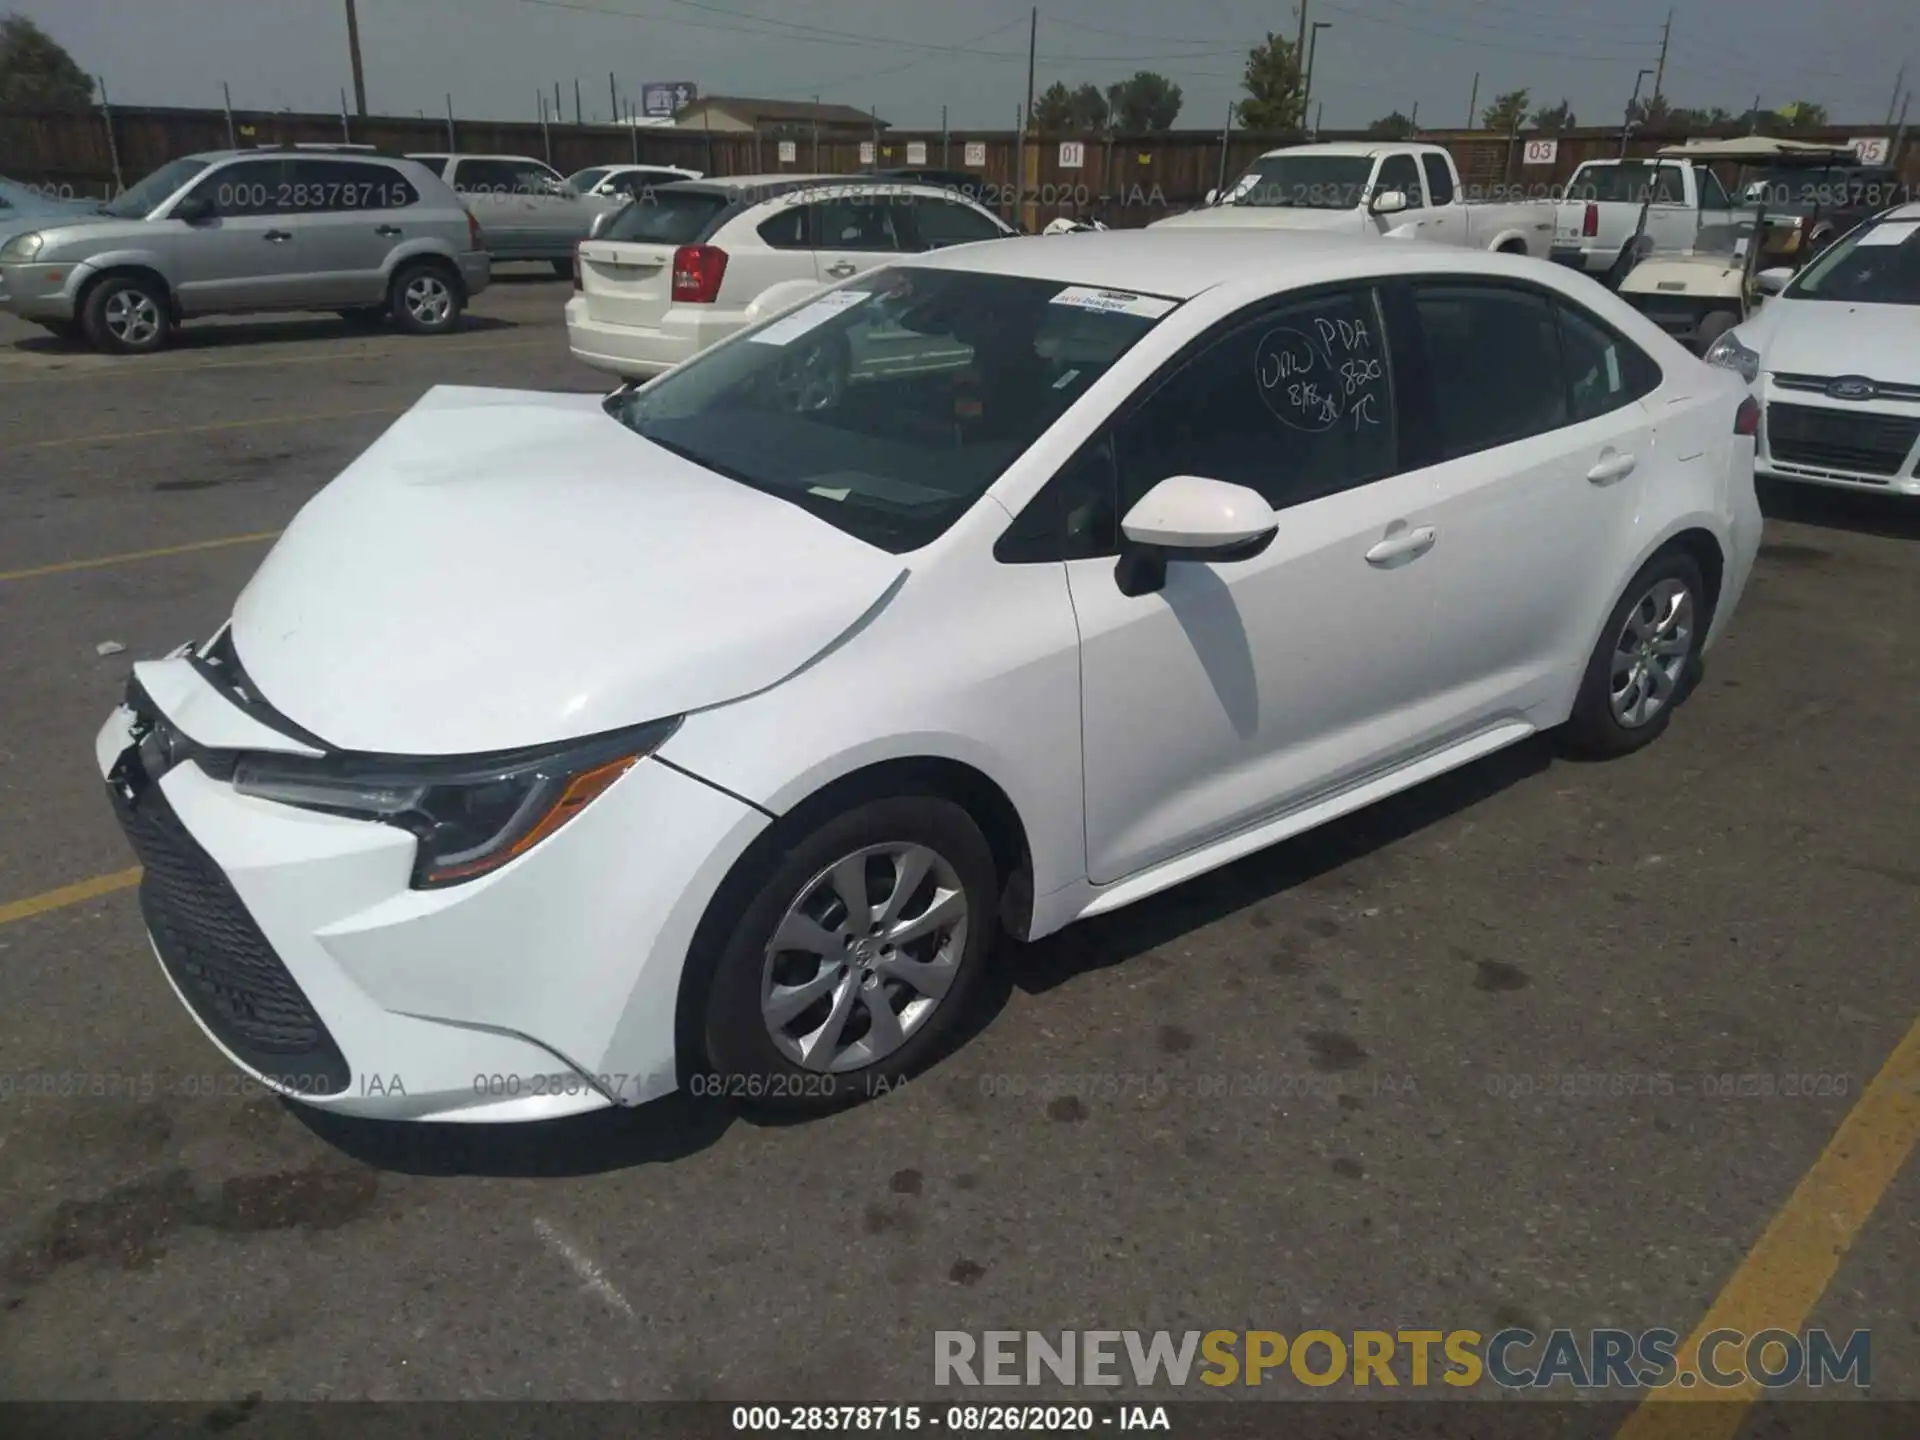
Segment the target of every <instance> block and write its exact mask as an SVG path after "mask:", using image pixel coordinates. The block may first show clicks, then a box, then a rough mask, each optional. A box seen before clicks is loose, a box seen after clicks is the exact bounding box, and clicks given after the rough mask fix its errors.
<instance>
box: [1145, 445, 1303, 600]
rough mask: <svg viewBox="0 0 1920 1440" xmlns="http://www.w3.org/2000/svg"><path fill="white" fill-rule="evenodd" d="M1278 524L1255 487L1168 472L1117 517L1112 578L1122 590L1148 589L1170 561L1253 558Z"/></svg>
mask: <svg viewBox="0 0 1920 1440" xmlns="http://www.w3.org/2000/svg"><path fill="white" fill-rule="evenodd" d="M1279 530H1280V521H1279V518H1278V517H1277V516H1276V515H1275V514H1274V513H1273V507H1272V506H1271V505H1269V504H1268V503H1267V502H1266V499H1265V498H1264V497H1263V496H1261V495H1260V493H1259V492H1258V491H1255V490H1249V489H1248V488H1247V487H1246V486H1244V485H1229V484H1228V483H1227V482H1226V481H1224V480H1208V479H1206V478H1204V477H1203V476H1199V475H1172V476H1169V477H1168V478H1167V479H1165V480H1162V481H1161V482H1160V483H1159V484H1158V485H1156V486H1154V487H1153V488H1152V489H1151V490H1149V491H1148V492H1147V493H1146V494H1145V495H1142V496H1141V497H1140V499H1139V501H1138V502H1137V503H1135V505H1134V507H1133V508H1132V509H1131V510H1129V511H1127V513H1126V517H1125V518H1124V519H1123V520H1122V521H1121V522H1120V534H1121V536H1122V537H1123V544H1122V546H1121V556H1120V566H1119V568H1118V570H1117V571H1116V572H1115V577H1114V578H1115V579H1116V580H1117V581H1118V583H1119V586H1120V591H1121V593H1122V594H1124V595H1145V594H1149V593H1150V592H1152V591H1155V590H1158V589H1159V588H1160V587H1161V586H1163V585H1164V584H1166V580H1167V563H1168V562H1169V561H1173V560H1190V561H1199V562H1201V563H1213V564H1228V563H1231V562H1233V561H1236V560H1251V559H1252V558H1253V557H1254V556H1256V555H1258V554H1259V553H1260V552H1261V551H1263V550H1265V549H1266V548H1267V546H1269V545H1271V544H1272V543H1273V537H1274V536H1275V535H1276V534H1278V533H1279Z"/></svg>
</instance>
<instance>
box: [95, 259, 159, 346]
mask: <svg viewBox="0 0 1920 1440" xmlns="http://www.w3.org/2000/svg"><path fill="white" fill-rule="evenodd" d="M172 312H173V307H172V304H171V302H170V301H169V300H168V298H167V292H166V288H165V287H164V286H162V285H161V284H160V283H159V282H158V281H156V280H149V279H147V278H146V277H145V276H141V275H110V276H108V277H107V278H106V279H105V280H102V281H101V282H100V283H99V284H98V285H96V286H94V287H93V289H92V290H91V291H89V292H88V294H87V302H86V304H85V306H84V307H82V311H81V327H82V329H83V330H84V331H85V332H86V337H87V343H88V344H90V345H92V346H93V348H94V349H96V350H104V351H106V352H107V353H108V354H110V355H151V354H153V353H154V352H155V351H156V350H164V349H165V348H166V345H167V341H168V339H169V338H170V337H171V335H172V332H173V318H172Z"/></svg>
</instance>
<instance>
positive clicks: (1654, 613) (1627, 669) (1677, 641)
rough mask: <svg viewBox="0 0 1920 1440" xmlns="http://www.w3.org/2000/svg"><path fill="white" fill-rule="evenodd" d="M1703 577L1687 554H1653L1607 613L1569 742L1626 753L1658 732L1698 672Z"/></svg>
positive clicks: (1596, 751)
mask: <svg viewBox="0 0 1920 1440" xmlns="http://www.w3.org/2000/svg"><path fill="white" fill-rule="evenodd" d="M1708 618H1709V617H1708V612H1707V604H1706V585H1705V582H1704V581H1703V580H1702V578H1701V575H1700V567H1699V565H1697V564H1696V563H1694V559H1693V557H1692V556H1691V555H1687V554H1684V553H1682V552H1680V551H1678V550H1670V551H1667V552H1666V553H1665V554H1661V555H1656V556H1654V557H1653V559H1651V560H1649V561H1648V562H1647V563H1646V564H1645V565H1644V566H1642V567H1641V570H1640V573H1639V574H1638V575H1635V576H1634V577H1633V582H1632V583H1631V584H1630V585H1628V586H1627V589H1626V593H1625V594H1623V595H1622V596H1621V597H1620V601H1619V603H1618V604H1617V605H1615V606H1614V607H1613V613H1612V614H1611V615H1609V616H1608V617H1607V623H1606V628H1605V629H1603V630H1602V631H1601V633H1600V640H1599V643H1598V644H1596V645H1595V646H1594V649H1593V654H1592V655H1591V656H1590V657H1589V658H1588V661H1587V672H1586V675H1585V676H1584V677H1583V678H1582V680H1581V682H1580V693H1579V695H1578V697H1577V698H1576V699H1575V700H1574V705H1573V715H1572V716H1571V718H1570V719H1569V720H1568V721H1567V727H1566V738H1567V740H1568V741H1569V742H1570V743H1571V745H1572V747H1573V748H1574V749H1575V750H1576V751H1579V752H1581V753H1584V754H1587V755H1592V756H1596V757H1599V756H1611V755H1625V754H1627V753H1628V752H1629V751H1633V750H1638V749H1639V748H1640V747H1641V746H1643V745H1649V744H1651V743H1652V742H1653V741H1654V740H1656V739H1658V738H1659V736H1660V734H1661V732H1662V731H1664V730H1665V729H1666V728H1667V722H1668V721H1670V720H1671V719H1672V718H1673V712H1674V709H1675V707H1677V706H1678V705H1679V704H1680V703H1681V702H1682V701H1683V700H1685V699H1686V698H1687V694H1688V692H1689V691H1690V690H1691V689H1692V688H1693V686H1694V684H1695V683H1696V682H1697V681H1698V680H1699V676H1700V645H1701V642H1702V641H1704V640H1705V639H1706V626H1707V621H1708Z"/></svg>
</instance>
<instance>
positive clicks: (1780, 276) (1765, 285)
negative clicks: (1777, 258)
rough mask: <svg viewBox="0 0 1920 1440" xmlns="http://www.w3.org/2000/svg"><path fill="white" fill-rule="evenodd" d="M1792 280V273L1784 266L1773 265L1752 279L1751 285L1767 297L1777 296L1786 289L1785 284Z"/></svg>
mask: <svg viewBox="0 0 1920 1440" xmlns="http://www.w3.org/2000/svg"><path fill="white" fill-rule="evenodd" d="M1791 279H1793V271H1791V270H1789V269H1788V268H1787V267H1786V266H1784V265H1775V266H1773V267H1771V268H1769V269H1766V270H1762V271H1761V272H1760V273H1759V274H1757V275H1755V276H1754V277H1753V283H1754V284H1755V285H1757V286H1758V287H1759V288H1760V290H1761V291H1762V292H1763V293H1765V294H1768V295H1778V294H1779V293H1780V292H1781V291H1782V290H1784V289H1786V288H1787V282H1788V281H1789V280H1791Z"/></svg>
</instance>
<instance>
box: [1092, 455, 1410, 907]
mask: <svg viewBox="0 0 1920 1440" xmlns="http://www.w3.org/2000/svg"><path fill="white" fill-rule="evenodd" d="M1430 485H1431V482H1430V480H1429V479H1428V477H1426V476H1425V475H1401V476H1394V477H1391V478H1388V479H1385V480H1380V481H1376V482H1374V483H1373V484H1371V485H1364V486H1361V487H1359V488H1358V489H1355V490H1351V491H1347V492H1344V493H1341V494H1337V495H1331V496H1328V497H1326V498H1324V499H1321V500H1316V501H1313V502H1311V503H1309V504H1305V505H1300V506H1297V507H1294V508H1291V509H1288V510H1285V511H1283V512H1282V513H1281V515H1280V530H1279V533H1278V535H1277V536H1276V537H1275V538H1274V541H1273V543H1272V545H1271V546H1269V547H1268V549H1267V550H1266V551H1265V553H1263V554H1261V555H1260V556H1258V557H1256V558H1255V559H1252V560H1247V561H1241V562H1238V563H1235V564H1222V565H1204V564H1195V563H1190V562H1176V563H1173V564H1170V565H1169V566H1168V567H1167V583H1166V587H1165V589H1164V590H1162V591H1160V592H1158V593H1154V594H1148V595H1140V596H1134V597H1129V596H1126V595H1123V594H1121V593H1120V589H1119V586H1118V585H1117V584H1116V583H1115V580H1114V565H1115V562H1114V561H1113V560H1112V559H1104V560H1080V561H1073V562H1071V563H1069V565H1068V567H1067V570H1068V579H1069V584H1070V586H1071V589H1072V594H1073V603H1074V610H1075V613H1076V614H1077V615H1078V617H1079V621H1080V634H1081V647H1082V648H1081V674H1082V687H1083V701H1082V713H1083V728H1084V734H1085V747H1086V748H1085V766H1086V779H1087V856H1088V869H1089V874H1090V876H1091V878H1092V879H1093V880H1094V881H1095V882H1097V883H1102V884H1104V883H1108V882H1111V881H1113V880H1116V879H1120V878H1122V877H1124V876H1126V875H1129V874H1132V873H1134V872H1135V871H1138V870H1141V869H1144V868H1146V867H1147V866H1150V865H1152V864H1154V863H1156V862H1158V861H1161V860H1165V859H1169V858H1171V857H1172V856H1175V855H1177V854H1180V853H1181V852H1183V851H1186V850H1189V849H1192V848H1193V847H1195V846H1196V845H1199V844H1203V843H1205V842H1206V841H1207V840H1210V839H1213V838H1216V837H1218V836H1220V835H1223V834H1226V833H1228V832H1230V831H1232V830H1235V829H1238V828H1240V827H1242V826H1244V825H1247V824H1250V823H1252V822H1254V821H1256V820H1258V819H1259V818H1260V817H1262V816H1263V815H1267V814H1271V813H1273V812H1275V811H1277V810H1281V809H1285V808H1288V807H1289V806H1291V805H1293V804H1297V803H1299V802H1301V801H1304V800H1305V799H1307V798H1308V797H1310V796H1312V795H1314V794H1316V793H1318V792H1321V791H1324V790H1327V789H1329V788H1332V787H1333V786H1335V785H1337V784H1339V783H1341V782H1342V781H1343V780H1347V779H1352V778H1355V777H1357V776H1359V775H1361V774H1364V773H1366V772H1367V771H1369V770H1373V769H1378V768H1380V766H1382V765H1383V764H1387V763H1391V762H1392V761H1393V760H1395V759H1397V758H1400V757H1402V756H1404V755H1405V754H1406V753H1407V751H1408V749H1409V746H1410V745H1412V744H1414V743H1415V742H1416V740H1417V737H1418V736H1420V735H1421V734H1423V733H1425V732H1427V731H1429V730H1430V729H1431V728H1432V723H1433V720H1434V716H1433V714H1432V711H1431V695H1430V692H1431V688H1432V687H1431V684H1430V681H1429V674H1430V669H1429V667H1428V666H1427V665H1426V663H1425V660H1424V655H1425V651H1426V647H1427V643H1428V635H1429V622H1430V615H1431V609H1432V603H1433V584H1432V575H1433V570H1432V554H1438V553H1439V551H1440V550H1441V549H1442V548H1443V547H1444V546H1445V544H1446V537H1445V535H1444V533H1443V534H1441V535H1439V536H1438V537H1437V539H1436V544H1435V546H1434V549H1433V551H1432V552H1431V554H1420V555H1411V556H1409V557H1407V558H1406V559H1405V560H1403V561H1401V562H1398V563H1392V564H1388V565H1384V566H1383V565H1377V564H1373V563H1370V562H1369V561H1368V559H1367V558H1366V557H1367V552H1368V551H1369V550H1371V549H1373V548H1375V547H1376V546H1377V545H1379V543H1380V542H1381V541H1382V540H1383V539H1388V538H1390V537H1391V536H1394V535H1398V534H1399V533H1401V532H1403V531H1406V530H1414V529H1419V528H1422V527H1424V526H1427V525H1429V524H1431V523H1432V519H1433V517H1432V513H1431V507H1430V505H1429V503H1428V501H1429V496H1430V493H1431V492H1430Z"/></svg>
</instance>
